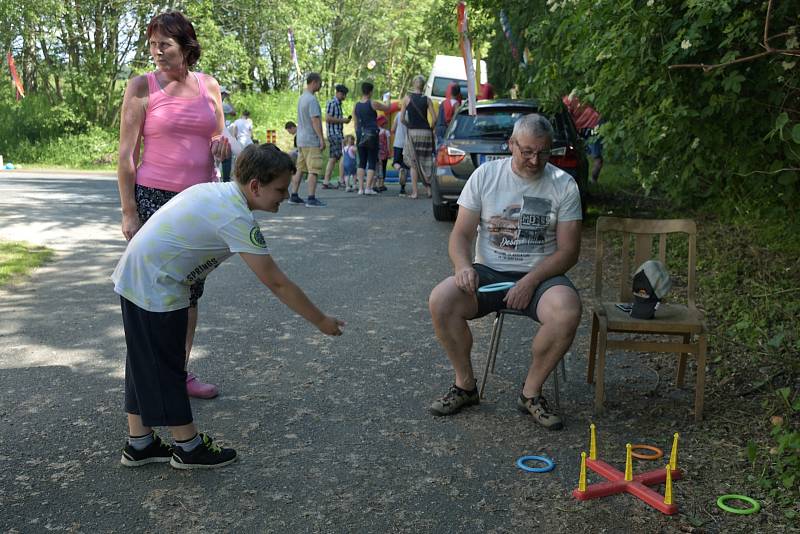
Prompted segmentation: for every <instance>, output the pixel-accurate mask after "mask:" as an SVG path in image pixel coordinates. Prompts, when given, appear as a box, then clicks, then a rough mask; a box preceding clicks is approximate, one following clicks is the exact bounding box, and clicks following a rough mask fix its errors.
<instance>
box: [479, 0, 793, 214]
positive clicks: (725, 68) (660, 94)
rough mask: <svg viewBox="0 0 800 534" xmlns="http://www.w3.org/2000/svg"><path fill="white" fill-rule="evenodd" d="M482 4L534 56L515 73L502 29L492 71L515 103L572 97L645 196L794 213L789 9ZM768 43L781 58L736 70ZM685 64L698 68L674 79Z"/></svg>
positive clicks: (527, 0) (570, 1)
mask: <svg viewBox="0 0 800 534" xmlns="http://www.w3.org/2000/svg"><path fill="white" fill-rule="evenodd" d="M477 4H478V5H479V6H480V8H481V9H482V10H484V11H485V12H489V13H492V14H494V15H495V16H497V14H498V13H499V10H500V9H505V10H506V12H507V14H508V18H509V20H510V21H511V25H512V28H513V31H514V33H515V34H516V36H517V38H518V40H519V41H520V43H519V48H520V49H524V48H528V50H529V52H530V54H529V61H528V62H527V64H526V65H520V64H519V63H518V62H517V61H516V60H514V59H513V58H512V57H511V52H510V47H509V44H508V41H507V39H506V37H505V36H504V35H503V33H502V30H501V28H500V26H499V23H496V25H495V30H496V32H495V35H494V37H493V39H492V50H491V54H490V58H489V59H490V62H491V65H490V67H489V71H490V72H491V73H492V74H493V76H494V81H495V82H496V83H497V85H499V86H500V87H501V88H502V89H505V90H508V89H509V88H510V87H511V86H512V85H514V84H517V85H518V87H519V89H520V91H521V94H522V95H535V96H537V97H539V98H542V99H545V100H548V101H555V100H557V99H559V98H560V97H561V96H563V95H565V94H568V93H570V91H573V90H575V91H576V93H577V95H578V96H579V97H580V98H581V99H582V100H584V101H587V102H590V103H591V104H593V105H594V106H595V107H596V108H597V109H598V110H599V111H600V112H601V114H602V115H603V116H604V117H605V118H606V119H607V120H608V122H607V123H606V124H604V125H603V126H602V127H601V132H602V135H603V138H604V140H605V143H606V146H607V148H608V152H609V153H610V154H611V155H612V157H613V158H615V159H618V160H621V161H625V162H627V163H628V164H629V165H630V167H631V169H632V170H633V172H634V173H635V174H636V175H637V177H638V178H639V180H640V181H641V183H642V184H643V185H644V186H645V187H647V188H652V187H656V186H657V187H659V188H660V189H661V190H663V191H665V192H667V193H669V194H671V196H672V197H673V199H675V200H679V201H682V202H687V201H688V202H691V201H692V200H702V199H704V198H709V197H711V198H721V197H727V198H733V199H737V198H738V199H741V198H752V197H753V195H754V194H755V195H756V196H758V197H760V198H761V199H764V200H765V201H766V202H767V204H768V205H770V206H774V205H776V204H777V205H783V206H786V207H789V206H792V205H793V203H794V202H796V201H797V200H800V68H799V66H800V51H798V48H800V46H798V36H799V35H800V32H799V31H798V25H800V11H798V9H797V3H796V2H795V1H790V0H775V1H773V2H772V3H771V4H770V2H768V1H766V0H719V1H715V2H705V1H700V0H684V1H679V2H678V1H676V2H673V1H666V0H547V1H545V0H509V1H503V2H499V1H498V0H477ZM768 6H770V7H771V13H770V17H769V27H768V28H767V31H766V37H765V20H766V19H767V8H768ZM765 38H767V39H768V43H769V44H770V45H771V46H772V47H774V48H775V49H779V50H783V52H780V53H773V54H768V55H763V56H760V57H757V58H755V59H752V60H746V61H742V60H743V59H744V58H747V57H749V56H751V55H754V54H758V53H761V52H763V51H764V46H763V45H764V40H765ZM736 60H739V61H740V62H735V61H736ZM686 64H694V65H696V67H686V68H672V69H671V68H670V67H671V66H675V65H686ZM701 64H703V65H713V64H724V65H722V66H719V67H717V68H712V69H708V68H706V69H703V68H702V67H701V66H700V65H701ZM731 195H733V197H731ZM789 212H790V214H791V215H792V216H793V213H791V210H789Z"/></svg>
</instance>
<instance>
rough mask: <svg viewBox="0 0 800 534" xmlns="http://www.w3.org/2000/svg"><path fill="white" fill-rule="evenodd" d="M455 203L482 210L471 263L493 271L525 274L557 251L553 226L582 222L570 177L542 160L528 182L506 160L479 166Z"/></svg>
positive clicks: (576, 188) (573, 181)
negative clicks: (536, 175)
mask: <svg viewBox="0 0 800 534" xmlns="http://www.w3.org/2000/svg"><path fill="white" fill-rule="evenodd" d="M458 204H459V205H460V206H463V207H464V208H466V209H468V210H471V211H476V212H479V213H480V214H481V222H480V225H479V227H478V239H477V242H476V244H475V263H480V264H483V265H486V266H487V267H490V268H492V269H494V270H496V271H514V272H528V271H530V270H531V269H533V268H534V267H536V265H538V263H539V262H540V261H542V260H543V259H544V258H546V257H548V256H550V255H551V254H553V253H554V252H555V251H556V224H557V223H558V222H559V221H561V222H565V221H579V220H581V197H580V193H579V191H578V185H577V184H576V183H575V180H573V179H572V176H570V175H569V174H567V173H566V172H564V171H562V170H561V169H559V168H558V167H556V166H555V165H552V164H549V163H548V164H547V165H546V166H545V169H544V171H543V172H542V176H541V177H539V178H538V179H536V180H533V181H532V180H529V179H525V178H522V177H521V176H519V175H517V174H516V173H515V172H514V171H513V170H512V169H511V158H505V159H502V160H498V161H490V162H487V163H484V164H483V165H481V166H480V167H478V168H477V169H476V170H475V172H473V173H472V176H470V178H469V180H467V183H466V185H465V186H464V190H463V191H462V192H461V196H460V197H459V198H458Z"/></svg>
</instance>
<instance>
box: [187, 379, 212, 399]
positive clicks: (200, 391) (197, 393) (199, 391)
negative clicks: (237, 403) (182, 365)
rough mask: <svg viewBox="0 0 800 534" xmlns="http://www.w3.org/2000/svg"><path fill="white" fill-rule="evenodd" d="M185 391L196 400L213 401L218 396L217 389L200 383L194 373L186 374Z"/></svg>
mask: <svg viewBox="0 0 800 534" xmlns="http://www.w3.org/2000/svg"><path fill="white" fill-rule="evenodd" d="M186 391H187V393H189V396H190V397H195V398H196V399H213V398H214V397H216V396H217V395H219V388H217V386H215V385H214V384H206V383H205V382H201V381H200V379H199V378H197V377H196V376H195V375H194V373H186Z"/></svg>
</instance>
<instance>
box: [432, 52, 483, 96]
mask: <svg viewBox="0 0 800 534" xmlns="http://www.w3.org/2000/svg"><path fill="white" fill-rule="evenodd" d="M476 74H477V72H476ZM486 80H487V76H486V62H485V61H481V82H480V83H482V84H483V83H486ZM452 82H457V83H458V84H459V85H460V86H461V95H462V96H463V97H464V98H465V99H466V97H467V71H466V69H465V68H464V59H463V58H462V57H461V56H440V55H437V56H436V59H434V61H433V68H432V69H431V74H430V76H428V82H427V83H426V84H425V94H426V95H428V96H429V97H431V100H433V101H434V102H436V103H437V104H438V103H439V102H441V101H442V100H444V94H445V91H447V86H448V85H450V84H451V83H452Z"/></svg>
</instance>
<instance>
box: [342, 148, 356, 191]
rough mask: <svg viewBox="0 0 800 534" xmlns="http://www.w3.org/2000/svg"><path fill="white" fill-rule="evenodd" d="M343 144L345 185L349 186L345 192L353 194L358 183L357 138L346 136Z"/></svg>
mask: <svg viewBox="0 0 800 534" xmlns="http://www.w3.org/2000/svg"><path fill="white" fill-rule="evenodd" d="M343 142H344V148H343V149H342V161H343V162H344V183H345V184H346V185H347V189H345V191H347V192H348V193H352V192H353V186H355V183H356V167H357V165H356V158H357V157H358V149H356V138H355V137H354V136H352V135H345V136H344V141H343Z"/></svg>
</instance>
